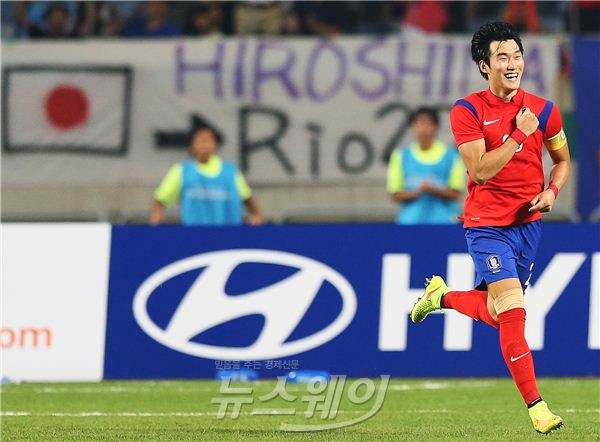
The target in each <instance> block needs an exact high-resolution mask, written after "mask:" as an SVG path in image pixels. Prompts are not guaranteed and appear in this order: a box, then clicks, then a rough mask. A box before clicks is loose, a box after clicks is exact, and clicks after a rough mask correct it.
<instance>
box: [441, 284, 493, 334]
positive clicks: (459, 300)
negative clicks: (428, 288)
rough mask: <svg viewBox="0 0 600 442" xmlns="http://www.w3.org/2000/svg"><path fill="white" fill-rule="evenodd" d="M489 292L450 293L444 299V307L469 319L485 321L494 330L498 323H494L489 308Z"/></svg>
mask: <svg viewBox="0 0 600 442" xmlns="http://www.w3.org/2000/svg"><path fill="white" fill-rule="evenodd" d="M487 295H488V292H486V291H482V290H469V291H467V292H448V293H446V294H445V295H444V296H443V297H442V307H443V308H451V309H453V310H456V311H457V312H461V313H462V314H463V315H467V316H468V317H469V318H473V319H475V320H477V321H483V322H485V323H486V324H489V325H491V326H492V327H494V328H498V323H497V322H496V321H494V318H492V315H490V312H489V311H488V308H487Z"/></svg>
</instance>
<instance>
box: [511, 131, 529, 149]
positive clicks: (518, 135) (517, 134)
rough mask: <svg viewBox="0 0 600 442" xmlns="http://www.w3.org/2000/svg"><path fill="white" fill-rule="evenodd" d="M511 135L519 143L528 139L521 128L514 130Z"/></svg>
mask: <svg viewBox="0 0 600 442" xmlns="http://www.w3.org/2000/svg"><path fill="white" fill-rule="evenodd" d="M510 137H511V138H512V139H513V140H515V141H516V142H517V144H519V145H521V144H523V143H524V142H525V140H526V139H527V135H525V132H523V131H522V130H521V129H519V128H517V129H515V130H513V133H512V134H510Z"/></svg>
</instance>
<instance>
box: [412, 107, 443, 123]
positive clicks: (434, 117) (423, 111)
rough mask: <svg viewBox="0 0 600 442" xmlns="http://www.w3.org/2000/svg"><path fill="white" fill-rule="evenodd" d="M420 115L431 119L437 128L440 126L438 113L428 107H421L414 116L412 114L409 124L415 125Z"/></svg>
mask: <svg viewBox="0 0 600 442" xmlns="http://www.w3.org/2000/svg"><path fill="white" fill-rule="evenodd" d="M420 115H427V116H428V117H429V118H431V120H432V121H433V122H434V123H435V125H436V126H439V125H440V119H439V116H438V111H437V110H436V109H434V108H433V107H427V106H421V107H419V108H417V110H415V111H414V112H413V113H412V114H410V117H409V119H408V123H409V124H413V123H414V121H415V120H416V119H417V117H418V116H420Z"/></svg>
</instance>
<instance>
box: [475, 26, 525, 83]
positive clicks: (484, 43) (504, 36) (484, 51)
mask: <svg viewBox="0 0 600 442" xmlns="http://www.w3.org/2000/svg"><path fill="white" fill-rule="evenodd" d="M506 40H514V41H516V42H517V45H518V46H519V49H520V50H521V53H522V54H524V53H525V50H524V49H523V43H521V36H520V35H519V33H518V32H517V31H516V30H515V28H513V27H512V25H511V24H510V23H504V22H501V21H495V22H491V23H486V24H485V25H483V26H482V27H480V28H479V30H478V31H477V32H475V34H473V38H472V39H471V57H472V58H473V61H474V62H475V63H477V70H478V71H479V73H480V74H481V76H482V77H483V78H485V79H486V80H487V79H488V75H487V74H486V73H485V72H482V71H481V69H480V68H479V62H480V61H481V60H483V62H484V63H485V64H487V65H488V66H489V65H490V43H491V42H493V41H506Z"/></svg>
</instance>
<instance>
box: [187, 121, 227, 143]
mask: <svg viewBox="0 0 600 442" xmlns="http://www.w3.org/2000/svg"><path fill="white" fill-rule="evenodd" d="M201 130H208V131H210V132H212V134H213V135H214V136H215V140H216V141H217V146H220V145H221V144H222V143H223V139H224V137H223V134H222V133H221V131H220V130H219V129H217V128H216V127H215V126H214V125H213V124H211V123H210V122H208V121H207V120H205V119H204V118H203V117H201V116H199V115H193V116H192V128H191V129H190V132H189V134H188V137H189V144H192V141H193V139H194V135H196V132H199V131H201Z"/></svg>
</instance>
